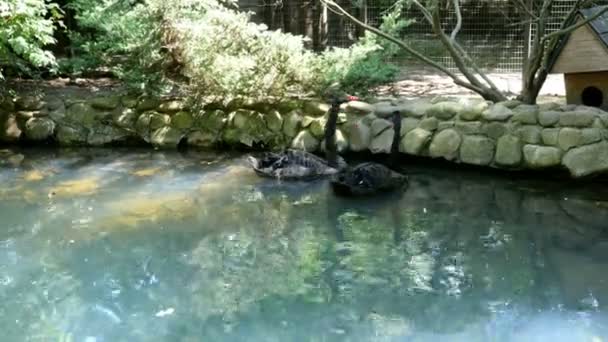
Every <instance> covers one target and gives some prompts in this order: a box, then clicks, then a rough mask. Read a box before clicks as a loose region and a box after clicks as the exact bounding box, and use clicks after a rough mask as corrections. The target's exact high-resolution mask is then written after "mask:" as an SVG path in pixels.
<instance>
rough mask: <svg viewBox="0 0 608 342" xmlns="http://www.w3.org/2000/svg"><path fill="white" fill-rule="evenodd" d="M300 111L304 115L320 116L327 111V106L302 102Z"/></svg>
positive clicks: (317, 102)
mask: <svg viewBox="0 0 608 342" xmlns="http://www.w3.org/2000/svg"><path fill="white" fill-rule="evenodd" d="M302 110H303V111H304V113H305V114H306V115H311V116H322V115H324V114H325V113H327V111H329V105H328V104H327V103H323V102H319V101H315V100H310V101H304V103H303V104H302Z"/></svg>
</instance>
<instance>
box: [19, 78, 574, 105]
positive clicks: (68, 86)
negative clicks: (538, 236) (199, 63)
mask: <svg viewBox="0 0 608 342" xmlns="http://www.w3.org/2000/svg"><path fill="white" fill-rule="evenodd" d="M488 77H490V79H492V81H493V82H495V84H496V85H497V86H498V87H499V88H500V89H502V90H504V91H506V92H507V93H508V94H511V95H513V96H515V95H516V94H518V93H519V91H520V90H521V76H520V75H519V74H516V73H491V74H488ZM398 79H400V81H398V82H395V83H394V84H392V85H390V86H385V87H380V88H379V91H380V93H381V94H382V95H389V94H390V95H394V96H399V97H407V98H420V97H435V96H462V97H479V96H478V95H477V94H475V93H473V92H472V91H470V90H467V89H465V88H462V87H459V86H457V85H455V84H454V82H453V81H452V79H450V78H449V77H448V76H445V75H443V74H438V73H436V72H424V71H418V72H408V73H402V74H401V75H400V76H399V77H398ZM9 88H13V89H16V90H22V91H23V90H32V89H36V90H38V91H42V92H44V93H46V94H48V95H51V96H52V95H59V96H62V95H65V94H66V93H70V94H71V95H73V94H74V93H82V95H83V96H90V95H91V94H104V93H111V92H112V91H114V90H116V89H118V88H120V84H119V83H118V82H116V81H115V80H112V79H108V78H98V79H76V80H69V79H67V78H58V79H54V80H46V81H40V80H20V81H14V82H11V84H9ZM564 96H565V89H564V80H563V76H562V75H549V77H548V78H547V81H546V82H545V85H544V86H543V89H542V90H541V93H540V96H539V101H538V102H547V101H554V102H565V99H564Z"/></svg>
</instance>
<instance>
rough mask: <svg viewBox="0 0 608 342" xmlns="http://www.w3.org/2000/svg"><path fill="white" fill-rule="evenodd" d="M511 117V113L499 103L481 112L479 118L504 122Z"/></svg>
mask: <svg viewBox="0 0 608 342" xmlns="http://www.w3.org/2000/svg"><path fill="white" fill-rule="evenodd" d="M512 116H513V111H512V110H511V109H509V108H507V107H506V106H504V105H503V104H501V103H497V104H495V105H493V106H491V107H490V108H488V109H486V110H484V111H483V113H482V114H481V117H482V118H483V119H484V120H487V121H506V120H507V119H509V118H510V117H512Z"/></svg>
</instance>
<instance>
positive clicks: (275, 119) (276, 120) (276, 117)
mask: <svg viewBox="0 0 608 342" xmlns="http://www.w3.org/2000/svg"><path fill="white" fill-rule="evenodd" d="M264 120H265V121H266V126H267V127H268V129H269V130H271V131H273V132H275V133H278V132H280V131H281V128H282V127H283V117H282V116H281V113H279V111H278V110H271V111H269V112H267V113H266V114H265V115H264Z"/></svg>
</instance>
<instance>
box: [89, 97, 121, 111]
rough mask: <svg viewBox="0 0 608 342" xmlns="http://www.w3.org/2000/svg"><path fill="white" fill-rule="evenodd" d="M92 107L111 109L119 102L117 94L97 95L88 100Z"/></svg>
mask: <svg viewBox="0 0 608 342" xmlns="http://www.w3.org/2000/svg"><path fill="white" fill-rule="evenodd" d="M89 103H90V104H91V106H92V107H93V108H97V109H102V110H112V109H115V108H116V107H118V105H119V104H120V97H119V96H98V97H94V98H92V99H91V100H89Z"/></svg>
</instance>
